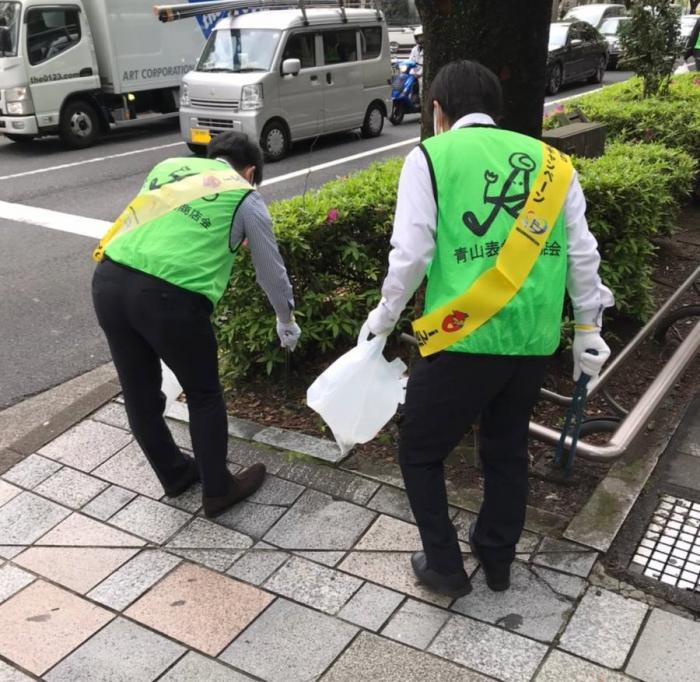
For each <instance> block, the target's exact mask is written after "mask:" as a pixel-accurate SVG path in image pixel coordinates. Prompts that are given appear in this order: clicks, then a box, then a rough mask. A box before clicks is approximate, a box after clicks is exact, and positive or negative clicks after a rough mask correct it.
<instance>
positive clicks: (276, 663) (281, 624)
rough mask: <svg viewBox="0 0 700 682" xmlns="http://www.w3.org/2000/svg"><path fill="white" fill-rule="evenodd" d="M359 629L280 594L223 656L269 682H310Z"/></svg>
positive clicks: (224, 658)
mask: <svg viewBox="0 0 700 682" xmlns="http://www.w3.org/2000/svg"><path fill="white" fill-rule="evenodd" d="M356 633H357V628H356V627H355V626H354V625H350V624H349V623H344V622H343V621H341V620H338V619H337V618H332V617H331V616H326V615H325V614H323V613H319V612H318V611H312V610H311V609H309V608H306V607H305V606H299V605H298V604H294V603H292V602H289V601H287V600H286V599H277V600H276V601H275V603H274V604H272V605H271V606H270V607H269V608H268V609H267V610H266V611H265V612H264V613H263V614H261V615H260V617H259V618H258V619H257V620H256V621H255V622H254V623H252V625H250V626H249V627H248V628H247V629H246V630H245V631H244V632H243V634H242V635H241V636H240V637H238V639H236V640H235V641H234V642H233V644H231V646H229V647H228V648H227V649H226V650H225V651H224V652H223V653H222V654H221V656H220V658H221V659H222V660H223V661H226V662H227V663H230V664H231V665H234V666H236V668H239V669H240V670H244V671H246V672H248V673H251V674H252V675H256V676H257V677H260V678H262V679H264V680H267V681H268V682H308V681H309V680H316V679H318V677H319V676H320V675H321V673H323V671H324V670H325V669H326V668H328V666H329V665H330V664H331V663H332V662H333V660H334V659H335V658H336V657H337V656H338V655H339V654H340V652H341V651H343V649H345V647H346V646H347V645H348V644H349V643H350V640H352V638H353V637H354V636H355V634H356Z"/></svg>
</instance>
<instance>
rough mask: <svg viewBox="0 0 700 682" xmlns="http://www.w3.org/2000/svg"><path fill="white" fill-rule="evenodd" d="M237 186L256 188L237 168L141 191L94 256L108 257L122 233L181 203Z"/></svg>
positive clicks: (233, 188) (205, 172)
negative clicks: (110, 243) (110, 246)
mask: <svg viewBox="0 0 700 682" xmlns="http://www.w3.org/2000/svg"><path fill="white" fill-rule="evenodd" d="M237 189H253V187H252V185H250V184H249V183H248V182H246V181H245V180H244V179H243V178H242V177H241V176H240V175H238V173H236V171H234V170H220V171H203V172H201V173H198V174H197V175H190V176H188V177H186V178H183V179H182V180H178V181H177V182H171V183H169V184H167V185H161V186H160V187H159V188H158V189H154V190H151V191H149V192H144V193H143V194H139V195H138V196H137V197H135V198H134V200H133V201H132V202H131V203H130V204H129V205H128V206H127V207H126V208H125V209H124V211H122V214H121V215H120V216H119V217H118V218H117V219H116V220H115V221H114V223H113V224H112V226H111V227H110V228H109V230H107V232H106V233H105V235H104V237H102V239H101V240H100V243H99V244H98V245H97V248H96V249H95V250H94V251H93V252H92V257H93V259H94V260H96V261H97V262H98V263H99V262H100V261H101V260H103V259H104V252H105V248H106V246H107V244H109V242H110V241H112V239H114V238H115V237H116V236H117V235H118V234H123V233H125V232H129V231H130V230H133V229H135V228H137V227H140V226H141V225H144V224H145V223H148V222H150V221H152V220H155V219H156V218H160V217H161V216H164V215H165V214H166V213H170V211H173V210H175V209H176V208H177V207H178V206H182V205H183V204H187V203H189V202H191V201H196V200H197V199H202V198H203V197H206V196H210V195H214V194H219V193H221V192H230V191H231V190H237Z"/></svg>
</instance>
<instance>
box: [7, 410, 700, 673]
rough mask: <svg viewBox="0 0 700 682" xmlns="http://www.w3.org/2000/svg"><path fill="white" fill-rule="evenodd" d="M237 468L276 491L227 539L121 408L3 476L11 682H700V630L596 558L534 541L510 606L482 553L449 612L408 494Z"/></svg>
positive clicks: (314, 469)
mask: <svg viewBox="0 0 700 682" xmlns="http://www.w3.org/2000/svg"><path fill="white" fill-rule="evenodd" d="M171 426H172V429H173V431H174V434H175V436H176V440H177V441H178V443H179V444H180V445H181V446H182V447H184V448H189V447H190V442H189V436H188V433H187V427H186V425H185V424H183V423H181V422H175V421H171ZM229 460H230V466H231V470H232V471H234V472H235V471H236V470H238V469H240V468H241V467H243V466H246V465H248V464H249V463H251V462H253V461H258V460H260V461H263V462H265V464H266V465H267V467H268V471H269V475H268V477H267V480H266V482H265V484H264V486H263V487H262V489H261V490H260V491H258V493H256V495H255V496H254V497H252V498H251V499H250V500H249V501H246V502H244V503H241V504H239V505H238V506H236V507H235V508H234V509H232V510H230V511H229V512H227V513H226V514H224V515H223V516H221V517H220V518H219V519H217V520H216V522H212V521H209V520H206V519H205V518H204V517H203V516H202V515H201V513H200V494H201V490H200V489H199V486H197V487H194V488H193V489H192V490H191V491H189V492H187V493H185V494H184V495H182V496H181V497H179V498H177V499H168V498H165V497H163V494H162V493H163V491H162V489H161V487H160V486H159V484H158V482H157V480H156V479H155V477H154V475H153V474H152V472H151V470H150V468H149V467H148V466H147V464H146V461H145V458H144V457H143V455H142V454H141V452H140V450H139V448H138V446H137V445H136V444H135V442H134V441H133V438H132V436H131V434H130V433H129V431H128V427H127V423H126V418H125V414H124V411H123V408H122V406H121V405H119V404H118V403H116V402H112V403H109V404H108V405H106V406H105V407H103V408H102V409H100V410H99V411H98V412H97V413H96V414H94V415H92V417H91V418H88V419H85V420H83V421H81V422H80V423H78V424H77V425H76V426H74V427H73V428H72V429H70V430H69V431H67V432H66V433H64V434H63V435H61V436H59V437H58V438H56V439H55V440H54V441H52V442H50V443H49V444H48V445H46V446H44V447H42V448H40V449H39V450H38V451H37V452H35V453H33V454H30V455H29V456H28V457H27V458H26V459H24V460H23V461H21V462H19V463H18V464H16V465H15V466H14V467H13V468H11V469H10V470H8V471H7V472H6V473H5V474H4V475H3V476H2V477H0V682H5V681H8V682H19V681H21V680H27V679H37V678H38V679H45V680H49V681H51V682H63V681H65V682H80V681H85V682H88V681H89V682H101V681H103V680H104V681H107V680H109V681H110V682H111V681H115V680H124V681H130V682H131V681H138V682H141V681H148V680H156V679H158V680H167V681H168V682H185V681H190V680H191V681H195V680H197V681H204V682H223V681H224V680H230V681H233V682H244V681H246V680H267V681H270V682H297V681H298V682H301V681H311V680H324V681H327V682H330V681H332V682H357V681H359V680H368V681H379V682H381V681H387V682H389V681H390V682H394V681H396V682H410V681H411V680H420V681H422V682H423V681H427V682H433V681H436V682H442V681H444V682H448V681H449V682H458V681H462V680H463V681H469V682H473V681H477V680H488V679H495V680H503V681H506V682H521V681H522V682H525V681H527V680H537V681H538V682H577V681H582V682H586V681H588V680H591V681H597V682H599V681H603V680H604V681H611V682H612V681H615V682H617V681H621V680H630V679H639V680H644V681H645V682H657V681H658V682H661V681H664V682H666V681H667V680H673V682H683V681H688V682H691V681H692V682H695V681H696V680H698V679H700V623H698V622H693V621H691V620H687V619H685V618H683V617H682V616H679V615H676V614H672V613H668V612H666V611H661V610H659V609H652V608H649V607H648V606H647V605H646V604H645V603H642V602H640V601H635V600H633V599H628V598H625V597H623V596H621V595H619V594H616V593H613V592H610V591H607V590H605V589H603V588H601V587H600V586H598V585H594V584H591V579H592V578H591V575H592V574H591V571H592V569H593V567H594V564H595V562H596V560H597V556H598V555H597V553H596V552H594V551H591V550H590V549H588V548H586V547H583V546H579V545H573V544H571V543H569V542H564V541H561V540H556V539H553V538H547V537H543V536H540V535H537V534H534V533H531V532H526V533H525V535H524V536H523V540H522V542H521V545H520V547H519V551H520V553H519V555H518V561H517V563H516V565H515V566H514V570H513V586H512V588H511V590H509V591H508V592H505V593H498V594H496V593H493V592H490V591H489V590H488V589H487V588H486V586H485V584H484V580H483V576H482V574H481V572H480V571H479V570H478V567H477V563H476V562H475V561H474V560H473V558H472V557H471V556H470V554H469V553H468V547H467V546H466V545H465V547H464V550H465V566H466V568H467V570H468V572H469V573H470V574H471V575H472V576H473V582H474V591H473V592H472V594H471V595H469V596H467V597H465V598H462V599H459V600H457V601H454V602H452V601H450V600H449V599H447V598H443V597H439V596H435V595H433V594H431V593H430V592H427V591H425V590H423V589H422V588H421V587H420V586H418V585H416V582H415V580H414V578H413V575H412V573H411V569H410V564H409V556H410V553H411V552H412V551H415V550H416V549H419V547H420V543H419V538H418V533H417V529H416V527H415V525H414V524H413V523H412V516H411V513H410V510H409V508H408V504H407V501H406V498H405V495H404V493H403V492H402V491H401V490H400V489H399V488H396V487H393V486H390V485H387V484H384V483H381V482H379V481H376V480H372V479H370V478H367V477H363V476H358V475H355V474H352V473H350V472H348V471H343V470H341V469H337V468H333V467H330V466H326V465H323V464H319V463H315V462H313V461H311V460H310V459H308V458H306V459H302V458H299V457H298V456H297V457H295V456H293V455H292V454H291V453H290V452H285V451H281V450H276V449H274V448H272V447H270V446H267V445H264V444H261V443H251V442H248V441H244V440H237V439H231V442H230V447H229ZM453 515H454V520H455V524H456V526H457V527H458V529H459V532H460V537H461V538H462V539H463V540H466V538H467V531H468V528H469V523H470V521H471V520H472V519H473V514H471V513H470V512H468V511H466V510H463V509H459V508H456V507H455V508H454V509H453Z"/></svg>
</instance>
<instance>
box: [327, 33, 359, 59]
mask: <svg viewBox="0 0 700 682" xmlns="http://www.w3.org/2000/svg"><path fill="white" fill-rule="evenodd" d="M323 59H324V62H325V63H326V64H343V63H344V62H356V61H357V37H356V34H355V30H354V29H341V30H340V31H324V32H323Z"/></svg>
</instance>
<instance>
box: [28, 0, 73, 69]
mask: <svg viewBox="0 0 700 682" xmlns="http://www.w3.org/2000/svg"><path fill="white" fill-rule="evenodd" d="M79 42H80V13H79V12H78V10H77V9H49V8H47V9H30V10H29V11H28V12H27V48H28V52H29V63H30V64H32V65H36V64H41V63H42V62H45V61H47V60H49V59H52V58H53V57H56V56H58V55H59V54H61V52H65V51H66V50H67V49H69V48H71V47H73V45H76V44H77V43H79Z"/></svg>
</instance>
